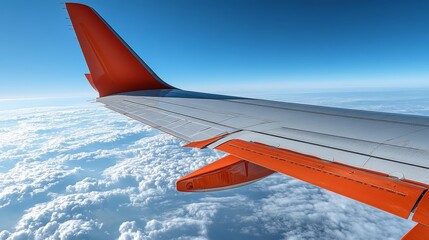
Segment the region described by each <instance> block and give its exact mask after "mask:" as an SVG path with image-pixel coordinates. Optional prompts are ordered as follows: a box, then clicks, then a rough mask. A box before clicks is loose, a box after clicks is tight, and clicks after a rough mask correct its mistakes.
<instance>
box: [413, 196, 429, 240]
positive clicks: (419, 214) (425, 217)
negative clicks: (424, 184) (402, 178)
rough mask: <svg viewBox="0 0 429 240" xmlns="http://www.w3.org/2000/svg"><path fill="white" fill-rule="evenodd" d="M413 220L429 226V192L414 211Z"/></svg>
mask: <svg viewBox="0 0 429 240" xmlns="http://www.w3.org/2000/svg"><path fill="white" fill-rule="evenodd" d="M413 221H415V222H419V223H422V224H424V225H426V226H429V194H428V193H427V192H426V194H425V195H424V196H423V198H422V199H421V200H420V202H419V205H418V206H417V208H416V211H415V212H414V215H413ZM428 239H429V236H428Z"/></svg>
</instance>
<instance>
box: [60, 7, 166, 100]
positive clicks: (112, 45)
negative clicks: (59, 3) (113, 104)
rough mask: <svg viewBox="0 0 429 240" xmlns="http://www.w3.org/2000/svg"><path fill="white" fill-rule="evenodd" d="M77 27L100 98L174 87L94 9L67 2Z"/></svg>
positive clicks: (93, 83) (75, 27) (92, 79)
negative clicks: (141, 57)
mask: <svg viewBox="0 0 429 240" xmlns="http://www.w3.org/2000/svg"><path fill="white" fill-rule="evenodd" d="M66 7H67V11H68V12H69V15H70V19H71V22H72V24H73V28H74V30H75V32H76V35H77V39H78V40H79V44H80V46H81V48H82V52H83V55H84V57H85V60H86V63H87V64H88V68H89V70H90V72H91V80H90V83H91V85H93V87H94V88H95V89H97V91H98V93H99V94H100V97H103V96H108V95H111V94H115V93H121V92H129V91H137V90H146V89H171V88H173V87H172V86H170V85H168V84H166V83H165V82H163V81H162V80H161V79H160V78H159V77H158V76H157V75H156V74H155V73H153V71H152V70H151V69H150V68H149V67H148V66H147V65H146V64H145V63H144V62H143V61H142V60H141V59H140V58H139V57H138V56H137V54H136V53H135V52H134V51H133V50H132V49H131V48H130V47H129V46H128V45H127V44H126V43H125V42H124V41H123V40H122V39H121V38H120V37H119V35H118V34H117V33H116V32H115V31H114V30H113V29H112V28H110V26H109V25H108V24H107V23H106V22H105V21H104V20H103V19H102V18H101V17H100V15H98V14H97V13H96V12H95V11H94V10H93V9H92V8H90V7H88V6H85V5H82V4H78V3H66Z"/></svg>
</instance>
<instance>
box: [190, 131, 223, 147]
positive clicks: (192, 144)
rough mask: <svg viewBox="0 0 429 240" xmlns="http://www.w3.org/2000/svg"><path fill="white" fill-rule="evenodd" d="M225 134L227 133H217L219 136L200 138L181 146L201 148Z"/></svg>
mask: <svg viewBox="0 0 429 240" xmlns="http://www.w3.org/2000/svg"><path fill="white" fill-rule="evenodd" d="M227 135H228V134H223V135H219V136H216V137H212V138H209V139H205V140H202V141H196V142H189V143H188V144H186V145H184V146H183V147H187V148H201V149H203V148H205V147H207V146H208V145H210V144H212V143H214V142H216V141H217V140H219V139H221V138H223V137H225V136H227Z"/></svg>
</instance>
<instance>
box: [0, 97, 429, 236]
mask: <svg viewBox="0 0 429 240" xmlns="http://www.w3.org/2000/svg"><path fill="white" fill-rule="evenodd" d="M426 96H427V95H426ZM295 99H298V101H299V97H296V96H295ZM302 99H306V101H307V102H310V103H322V104H324V105H333V104H337V105H341V106H345V107H352V108H353V107H354V108H366V109H371V110H390V111H396V112H412V113H420V114H425V115H429V109H428V108H427V107H425V106H428V105H425V104H426V103H428V97H426V98H416V97H415V95H413V98H409V99H406V100H405V101H403V102H401V103H392V102H390V103H389V102H387V101H384V100H383V98H380V97H378V98H368V97H358V96H355V97H354V98H353V99H350V98H341V97H336V98H332V96H323V95H322V96H319V95H317V96H313V98H309V97H308V95H305V96H302ZM389 104H390V105H389ZM424 105H425V106H424ZM397 106H400V108H398V107H397ZM418 106H421V107H420V108H419V107H418ZM183 144H184V142H182V141H180V140H178V139H176V138H174V137H172V136H168V135H165V134H161V133H159V132H158V131H156V130H153V129H151V128H150V127H147V126H145V125H143V124H140V123H138V122H135V121H133V120H130V119H127V118H126V117H124V116H121V115H119V114H115V113H111V112H110V111H108V110H105V109H104V108H102V107H101V106H100V105H98V104H95V103H85V102H82V103H80V104H74V105H71V106H64V107H58V106H57V107H36V108H30V109H18V110H4V111H0V239H117V238H119V239H238V238H241V239H399V238H400V237H401V236H402V235H403V234H404V233H405V232H407V231H408V229H410V228H411V227H412V225H413V223H412V222H409V221H407V220H404V219H400V218H397V217H395V216H392V215H390V214H387V213H384V212H381V211H379V210H376V209H373V208H371V207H368V206H365V205H363V204H360V203H357V202H355V201H353V200H349V199H346V198H344V197H342V196H339V195H336V194H333V193H330V192H327V191H325V190H322V189H319V188H316V187H313V186H311V185H308V184H305V183H303V182H300V181H298V180H295V179H291V178H288V177H286V176H283V175H280V174H274V175H272V176H270V177H268V178H266V179H264V180H262V181H259V182H257V183H255V184H252V185H248V186H245V187H242V188H238V189H232V190H227V191H222V192H210V193H180V192H177V191H176V190H175V181H176V180H177V179H178V178H180V177H181V176H183V175H185V174H187V173H188V172H190V171H192V170H195V169H198V168H200V167H202V166H204V165H205V164H207V163H209V162H212V161H214V160H216V159H218V158H220V157H221V156H222V153H219V152H215V151H211V150H195V149H185V148H181V145H183Z"/></svg>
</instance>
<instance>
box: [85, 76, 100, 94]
mask: <svg viewBox="0 0 429 240" xmlns="http://www.w3.org/2000/svg"><path fill="white" fill-rule="evenodd" d="M85 77H86V79H88V82H89V84H91V87H92V88H94V90H95V91H97V92H98V90H97V87H96V86H95V84H94V80H92V76H91V73H85Z"/></svg>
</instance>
